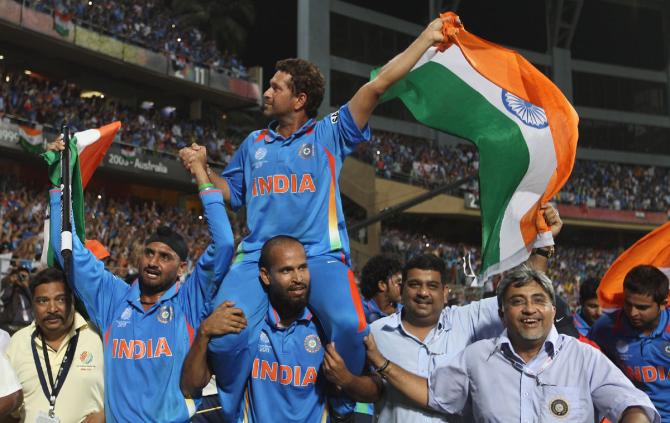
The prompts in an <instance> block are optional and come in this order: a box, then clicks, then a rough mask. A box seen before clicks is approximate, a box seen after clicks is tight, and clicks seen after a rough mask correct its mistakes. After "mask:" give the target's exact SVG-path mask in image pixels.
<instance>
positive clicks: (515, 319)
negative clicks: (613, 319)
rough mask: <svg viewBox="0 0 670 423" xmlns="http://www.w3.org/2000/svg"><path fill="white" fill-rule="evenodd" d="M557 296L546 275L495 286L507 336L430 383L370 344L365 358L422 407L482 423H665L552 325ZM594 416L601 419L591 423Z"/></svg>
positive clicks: (514, 276)
mask: <svg viewBox="0 0 670 423" xmlns="http://www.w3.org/2000/svg"><path fill="white" fill-rule="evenodd" d="M554 301H555V295H554V290H553V286H552V283H551V281H550V280H549V278H547V277H546V275H544V273H542V272H538V271H535V270H532V269H530V268H528V267H527V266H520V267H518V268H516V269H514V270H512V271H510V272H508V273H507V274H506V275H505V277H504V278H503V280H502V282H501V283H500V285H499V286H498V306H499V308H500V315H501V318H502V319H503V322H504V324H505V327H506V329H505V331H504V332H503V333H502V334H501V335H500V336H499V337H497V338H494V339H487V340H483V341H479V342H476V343H474V344H472V345H470V346H468V347H467V348H465V350H463V351H462V352H460V353H459V354H458V355H457V356H456V357H455V358H454V359H453V360H450V361H449V362H447V363H445V362H436V361H435V360H433V363H432V364H431V372H430V375H429V377H428V379H427V380H426V379H423V378H421V377H418V376H416V375H413V374H411V373H409V372H407V371H405V370H403V369H401V368H400V367H399V366H397V365H396V364H395V363H391V362H389V361H388V360H387V359H385V358H384V357H383V356H381V354H379V351H378V350H377V348H376V345H375V342H374V340H373V339H371V337H369V338H368V339H367V340H366V346H367V347H368V358H369V359H370V361H371V362H372V364H373V365H374V366H375V367H377V368H378V369H379V370H378V371H379V373H380V374H381V375H382V376H383V377H385V378H386V379H387V382H388V383H389V384H391V385H393V386H394V387H396V388H397V389H398V390H399V391H400V392H402V393H403V394H405V395H406V396H408V397H409V398H411V399H413V400H414V401H415V402H417V403H418V404H421V405H423V406H429V407H431V408H433V409H435V410H437V411H439V412H441V413H447V414H464V415H470V414H471V415H472V416H471V419H472V420H474V421H478V422H529V423H530V422H552V421H563V422H593V421H594V418H595V417H598V418H600V417H603V416H605V417H607V418H609V419H610V420H612V421H621V422H626V423H631V422H654V423H660V421H661V420H660V416H659V414H658V412H656V409H655V408H654V406H653V405H652V403H651V401H650V400H649V398H648V397H647V396H646V395H645V394H644V393H643V392H642V391H639V390H638V389H636V388H635V387H634V386H633V385H632V383H631V382H630V381H629V380H628V379H627V378H626V377H625V376H624V375H623V373H621V371H620V370H618V369H617V368H616V366H614V365H613V364H612V363H611V362H610V361H609V360H608V359H607V358H606V357H605V356H604V355H602V354H601V353H600V352H599V351H598V350H596V349H595V348H593V347H591V346H589V345H586V344H584V343H581V342H579V341H577V340H576V339H574V338H570V337H567V336H565V335H559V334H558V333H557V332H556V329H555V328H554V325H553V319H554V315H555V312H556V311H555V307H554ZM594 409H595V411H596V412H597V413H598V414H597V415H595V416H594Z"/></svg>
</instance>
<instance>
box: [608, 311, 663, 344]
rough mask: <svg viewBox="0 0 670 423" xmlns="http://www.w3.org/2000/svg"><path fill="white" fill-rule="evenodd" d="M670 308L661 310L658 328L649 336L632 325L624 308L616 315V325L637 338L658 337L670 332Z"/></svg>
mask: <svg viewBox="0 0 670 423" xmlns="http://www.w3.org/2000/svg"><path fill="white" fill-rule="evenodd" d="M669 316H670V309H667V308H666V309H665V310H663V311H661V315H660V316H659V319H658V325H657V326H656V329H654V330H653V331H652V332H651V334H650V335H649V336H648V337H647V336H644V335H642V333H641V332H640V331H639V330H637V329H635V328H634V327H632V326H631V325H630V321H629V320H628V317H627V316H626V313H625V312H624V311H623V309H620V310H619V311H618V315H617V316H616V320H615V323H614V325H615V327H617V326H618V328H619V329H620V330H621V331H622V333H623V334H624V335H626V336H632V337H636V338H656V337H659V336H662V335H663V334H664V333H665V332H670V318H669Z"/></svg>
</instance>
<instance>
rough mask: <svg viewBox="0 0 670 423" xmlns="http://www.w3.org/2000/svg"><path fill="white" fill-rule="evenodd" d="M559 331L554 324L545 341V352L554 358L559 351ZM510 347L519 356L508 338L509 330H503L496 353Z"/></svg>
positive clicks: (496, 345)
mask: <svg viewBox="0 0 670 423" xmlns="http://www.w3.org/2000/svg"><path fill="white" fill-rule="evenodd" d="M558 340H559V336H558V331H557V330H556V327H555V326H554V325H553V324H552V325H551V330H550V331H549V335H547V339H545V340H544V351H545V352H546V353H547V354H548V355H549V356H550V357H553V356H554V354H556V351H558ZM504 346H506V347H509V350H510V351H511V352H512V353H514V355H515V356H518V354H517V353H516V351H514V346H512V341H510V339H509V337H508V336H507V328H505V330H503V332H502V333H501V334H500V336H498V339H496V343H495V349H494V352H495V351H503V347H504Z"/></svg>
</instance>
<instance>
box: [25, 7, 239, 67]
mask: <svg viewBox="0 0 670 423" xmlns="http://www.w3.org/2000/svg"><path fill="white" fill-rule="evenodd" d="M19 3H26V4H27V5H28V6H31V7H33V8H34V9H36V10H37V11H40V12H43V13H48V14H52V13H54V11H57V12H58V13H60V14H61V15H63V16H67V17H70V18H72V19H73V20H74V21H75V22H76V23H77V24H80V25H83V26H86V27H89V28H92V29H93V30H95V31H99V32H103V33H105V34H107V35H112V36H116V37H119V38H121V39H122V40H124V41H129V42H131V43H133V44H136V45H139V46H142V47H145V48H148V49H150V50H153V51H156V52H160V53H164V54H166V55H167V56H168V57H169V58H170V59H171V60H172V62H173V64H175V65H177V66H179V65H180V64H181V65H183V64H186V63H190V64H196V65H199V66H205V67H208V68H210V69H212V70H215V71H217V72H221V73H226V74H228V75H230V76H232V77H234V78H242V79H246V78H247V77H248V75H247V70H246V67H245V66H244V65H243V64H242V63H241V61H240V60H239V58H237V56H235V55H234V54H231V53H230V52H228V51H227V50H225V51H224V52H221V51H220V50H219V49H218V47H217V46H216V43H215V42H214V40H208V39H207V37H206V36H205V34H203V33H202V31H200V30H199V29H197V28H195V27H192V26H188V25H184V24H183V23H182V22H180V21H179V19H176V18H175V17H173V16H171V14H170V12H169V9H167V8H166V7H165V5H164V4H162V3H161V2H160V1H148V2H143V3H138V2H136V1H130V0H115V1H104V2H97V1H96V2H91V1H82V0H30V1H24V2H21V1H20V2H19Z"/></svg>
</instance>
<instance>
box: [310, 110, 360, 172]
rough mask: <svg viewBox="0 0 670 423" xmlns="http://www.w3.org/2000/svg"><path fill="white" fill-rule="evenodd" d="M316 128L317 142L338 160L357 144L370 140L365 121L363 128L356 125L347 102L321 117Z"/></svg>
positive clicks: (349, 152) (342, 158) (351, 150)
mask: <svg viewBox="0 0 670 423" xmlns="http://www.w3.org/2000/svg"><path fill="white" fill-rule="evenodd" d="M316 130H317V131H318V132H317V135H318V140H319V142H320V143H323V146H324V147H325V148H327V149H328V150H329V151H330V152H331V153H333V154H335V155H337V156H338V157H339V158H340V160H344V158H345V157H346V156H348V155H349V154H351V153H352V152H353V151H354V148H356V146H357V145H358V144H360V143H362V142H366V141H370V136H371V132H370V126H369V125H368V124H367V123H366V124H365V127H364V128H363V129H359V128H358V126H356V122H355V121H354V118H353V116H351V112H350V111H349V104H345V105H344V106H342V107H340V108H339V110H337V111H335V112H333V113H331V114H329V115H328V116H326V117H324V118H323V119H321V121H319V123H318V124H317V127H316ZM319 132H321V133H319Z"/></svg>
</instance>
